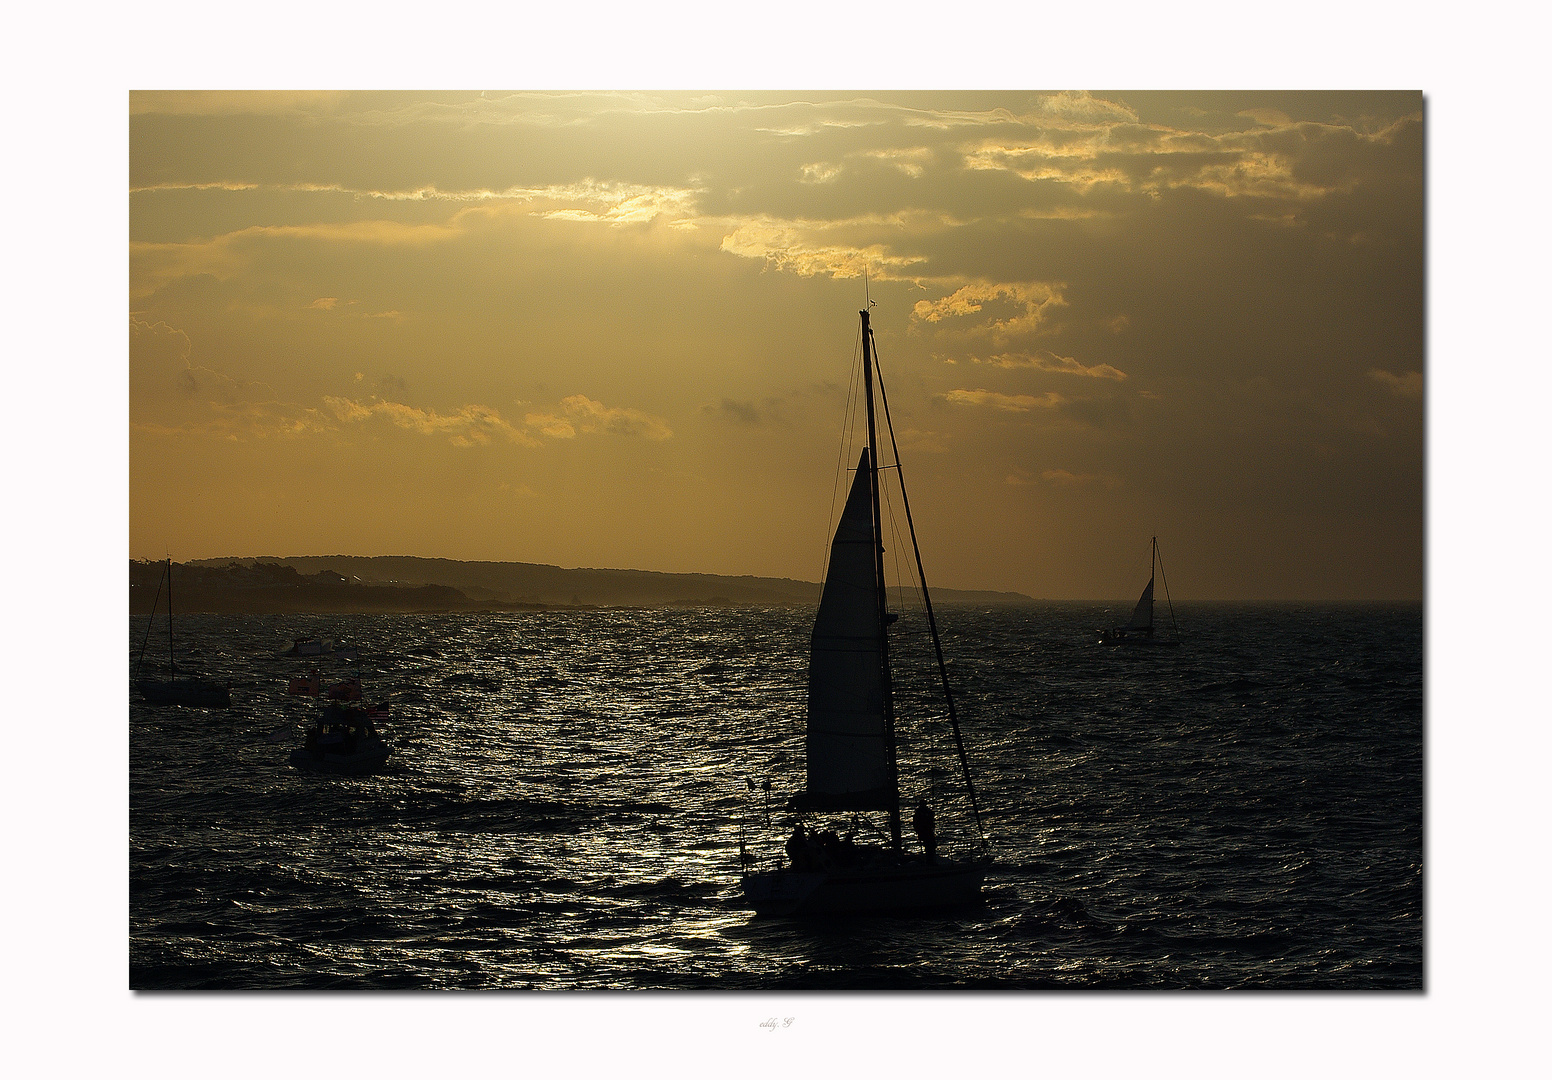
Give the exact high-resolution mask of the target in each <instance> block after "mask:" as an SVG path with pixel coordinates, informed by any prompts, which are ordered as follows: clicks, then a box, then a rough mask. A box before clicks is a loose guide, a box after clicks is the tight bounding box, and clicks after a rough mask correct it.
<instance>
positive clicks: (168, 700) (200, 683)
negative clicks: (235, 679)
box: [135, 558, 232, 709]
mask: <svg viewBox="0 0 1552 1080" xmlns="http://www.w3.org/2000/svg"><path fill="white" fill-rule="evenodd" d="M161 580H162V581H164V582H166V584H167V678H165V679H142V678H139V677H138V674H139V670H140V665H141V663H143V662H144V660H145V652H146V645H147V644H148V643H149V642H150V640H151V624H152V622H154V621H155V619H156V608H157V604H158V603H159V602H160V600H161V595H162V593H161V582H158V583H157V592H156V598H155V599H153V600H152V601H151V616H150V620H148V621H147V623H146V639H145V641H143V642H141V645H140V658H139V659H138V660H136V661H135V671H136V675H137V677H136V679H135V689H136V690H137V691H138V692H139V693H140V697H141V698H142V699H143V700H144V701H145V702H146V704H148V705H192V706H198V707H202V708H207V709H227V708H230V707H231V705H232V691H231V687H230V686H229V685H227V684H226V683H223V682H217V681H216V680H215V679H202V678H196V677H185V678H182V679H180V678H178V661H177V656H176V654H175V653H174V650H173V636H172V559H170V558H169V559H168V560H167V565H166V568H165V569H164V570H163V571H162V579H161Z"/></svg>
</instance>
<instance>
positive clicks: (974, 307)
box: [911, 281, 1067, 334]
mask: <svg viewBox="0 0 1552 1080" xmlns="http://www.w3.org/2000/svg"><path fill="white" fill-rule="evenodd" d="M1065 288H1066V285H1065V283H1063V282H1053V281H1027V282H990V281H975V282H971V283H970V284H968V285H963V286H961V287H960V288H958V289H956V290H955V291H954V292H953V293H952V294H950V295H948V296H945V297H943V298H942V299H940V300H918V301H917V302H916V305H915V306H914V307H913V308H912V309H911V316H912V317H913V318H916V319H921V320H924V321H926V322H932V323H935V322H940V321H942V320H943V319H947V318H950V317H961V316H965V315H973V314H976V313H977V312H979V311H980V310H981V309H982V307H983V306H985V305H986V304H990V303H994V302H1007V303H1011V304H1013V305H1014V306H1016V307H1018V308H1022V309H1023V312H1022V314H1019V315H1014V316H1012V317H1011V318H1008V319H998V320H994V321H993V322H992V323H991V324H990V326H989V327H982V328H980V329H981V330H983V331H986V330H989V331H991V332H994V333H998V334H1011V333H1029V332H1032V331H1034V330H1037V329H1039V327H1040V323H1041V321H1042V320H1043V319H1044V318H1045V313H1046V309H1047V308H1051V307H1061V306H1065V305H1066V303H1067V301H1066V300H1064V299H1063V298H1062V290H1063V289H1065Z"/></svg>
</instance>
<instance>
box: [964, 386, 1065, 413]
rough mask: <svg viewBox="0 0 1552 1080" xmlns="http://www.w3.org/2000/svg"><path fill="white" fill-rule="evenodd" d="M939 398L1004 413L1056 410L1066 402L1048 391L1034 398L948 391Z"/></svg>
mask: <svg viewBox="0 0 1552 1080" xmlns="http://www.w3.org/2000/svg"><path fill="white" fill-rule="evenodd" d="M939 397H941V398H943V400H945V401H951V402H954V403H955V404H959V405H984V406H989V407H990V408H993V409H1001V410H1003V411H1004V412H1031V411H1033V410H1035V409H1056V408H1060V407H1061V406H1062V405H1063V404H1065V403H1066V401H1067V399H1066V398H1064V397H1063V396H1062V395H1061V394H1058V393H1054V392H1050V391H1048V392H1046V393H1044V394H1041V395H1040V396H1039V397H1035V396H1032V395H1030V394H999V393H997V392H995V391H992V390H950V391H948V393H946V394H940V395H939Z"/></svg>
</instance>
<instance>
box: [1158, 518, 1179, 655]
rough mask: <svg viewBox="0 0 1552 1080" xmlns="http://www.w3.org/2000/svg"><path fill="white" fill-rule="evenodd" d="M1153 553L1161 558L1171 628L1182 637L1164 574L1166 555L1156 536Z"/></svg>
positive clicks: (1161, 570) (1160, 573)
mask: <svg viewBox="0 0 1552 1080" xmlns="http://www.w3.org/2000/svg"><path fill="white" fill-rule="evenodd" d="M1153 553H1154V555H1156V556H1158V560H1159V580H1160V581H1162V582H1164V603H1166V604H1168V605H1169V625H1170V629H1172V630H1174V631H1175V638H1176V639H1177V640H1178V639H1179V637H1180V627H1179V625H1177V624H1176V622H1175V604H1174V601H1172V600H1170V598H1169V578H1167V577H1165V576H1164V556H1163V555H1162V554H1161V553H1160V552H1159V538H1158V537H1156V536H1155V537H1154V538H1153Z"/></svg>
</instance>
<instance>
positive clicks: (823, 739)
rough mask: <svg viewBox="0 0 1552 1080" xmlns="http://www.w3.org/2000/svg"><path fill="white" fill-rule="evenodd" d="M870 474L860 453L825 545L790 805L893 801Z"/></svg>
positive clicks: (860, 805) (851, 806)
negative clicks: (802, 747)
mask: <svg viewBox="0 0 1552 1080" xmlns="http://www.w3.org/2000/svg"><path fill="white" fill-rule="evenodd" d="M869 473H870V468H869V461H868V452H867V451H866V450H864V451H863V452H862V460H861V461H860V462H859V463H858V465H857V476H856V479H855V480H853V481H852V485H851V494H850V495H848V496H847V499H846V508H845V510H843V511H842V513H841V521H840V525H839V526H838V527H837V528H836V530H835V540H834V542H833V543H832V544H831V545H830V566H829V569H828V571H827V572H826V574H825V582H824V592H823V593H822V594H821V595H820V599H819V614H818V615H817V616H816V617H815V619H814V633H813V637H812V639H811V641H810V649H809V661H808V740H807V746H808V790H807V791H806V792H804V793H803V794H802V795H801V796H799V797H798V800H797V801H798V802H799V803H800V804H801V805H804V806H805V807H808V808H813V809H836V810H861V809H870V808H879V807H886V806H889V805H891V804H892V801H893V799H894V784H893V777H892V774H891V773H890V769H889V756H888V744H887V734H888V733H887V731H886V720H885V715H884V696H885V695H884V677H885V676H884V668H883V640H882V631H881V630H880V628H879V608H878V601H879V596H878V577H877V572H876V569H875V565H874V550H875V541H874V538H873V493H872V486H871V483H870V476H869Z"/></svg>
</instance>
